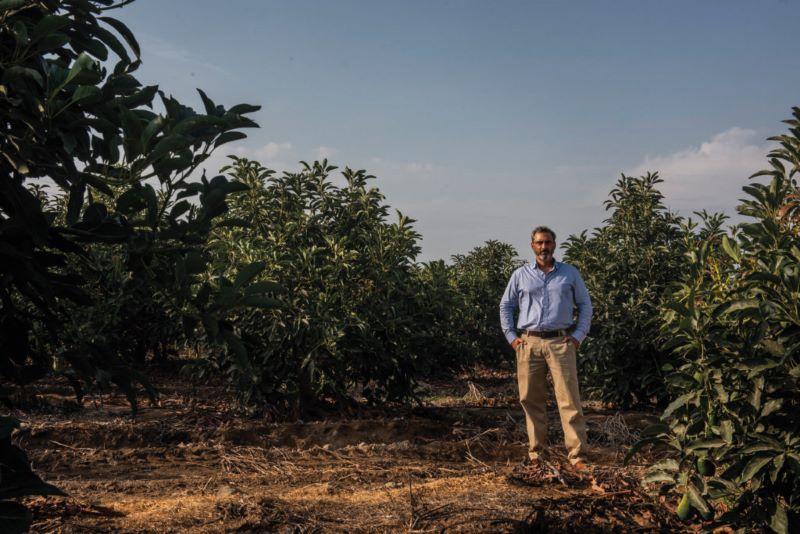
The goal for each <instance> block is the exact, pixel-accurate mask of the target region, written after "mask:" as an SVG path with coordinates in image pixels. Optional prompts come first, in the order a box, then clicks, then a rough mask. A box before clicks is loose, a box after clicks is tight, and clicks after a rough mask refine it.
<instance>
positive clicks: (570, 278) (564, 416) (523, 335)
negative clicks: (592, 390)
mask: <svg viewBox="0 0 800 534" xmlns="http://www.w3.org/2000/svg"><path fill="white" fill-rule="evenodd" d="M555 248H556V234H555V232H553V231H552V230H551V229H550V228H548V227H546V226H538V227H537V228H535V229H534V230H533V232H531V249H533V253H534V254H535V256H536V261H535V262H534V263H532V264H530V265H523V266H522V267H520V268H519V269H517V270H516V271H514V274H512V275H511V280H509V282H508V287H506V291H505V293H503V298H502V300H501V301H500V324H501V326H502V327H503V333H504V334H505V336H506V339H508V342H509V343H510V344H511V347H512V348H513V349H514V351H515V352H516V355H517V382H518V385H519V398H520V403H521V404H522V409H523V411H524V412H525V424H526V427H527V430H528V441H529V448H528V456H529V457H530V459H531V460H532V461H534V462H536V461H539V460H540V459H541V458H542V456H543V454H545V453H546V446H547V412H546V409H547V407H546V400H547V394H546V393H547V382H546V376H547V369H548V368H549V369H550V374H551V375H552V377H553V388H554V390H555V395H556V401H557V403H558V410H559V412H560V414H561V426H562V428H563V429H564V442H565V444H566V446H567V450H568V458H569V461H570V463H571V464H572V465H573V467H574V468H575V469H576V470H584V469H586V468H587V465H586V452H587V448H588V444H587V441H586V422H585V420H584V417H583V410H582V408H581V399H580V392H579V391H578V370H577V366H576V362H575V358H576V350H577V348H578V347H579V346H580V344H581V342H582V341H583V340H584V338H585V337H586V334H588V332H589V325H590V323H591V320H592V303H591V300H590V299H589V292H588V291H587V290H586V285H585V284H584V283H583V280H582V279H581V276H580V274H579V273H578V270H577V269H576V268H575V267H573V266H572V265H568V264H566V263H561V262H559V261H555V258H553V252H554V251H555ZM575 308H577V310H578V319H577V321H576V322H573V312H574V310H575ZM515 309H519V318H518V320H517V325H516V328H515V327H514V322H513V314H514V310H515ZM517 331H519V334H517Z"/></svg>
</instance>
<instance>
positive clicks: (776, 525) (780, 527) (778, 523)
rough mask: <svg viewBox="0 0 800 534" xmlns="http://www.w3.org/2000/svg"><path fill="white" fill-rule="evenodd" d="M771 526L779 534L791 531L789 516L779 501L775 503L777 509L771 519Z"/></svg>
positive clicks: (786, 533)
mask: <svg viewBox="0 0 800 534" xmlns="http://www.w3.org/2000/svg"><path fill="white" fill-rule="evenodd" d="M795 526H797V525H795ZM769 528H771V529H772V530H774V531H775V532H777V533H778V534H788V533H789V516H788V515H787V514H786V509H784V507H783V505H782V504H781V503H779V502H776V503H775V511H774V512H773V513H772V517H770V519H769Z"/></svg>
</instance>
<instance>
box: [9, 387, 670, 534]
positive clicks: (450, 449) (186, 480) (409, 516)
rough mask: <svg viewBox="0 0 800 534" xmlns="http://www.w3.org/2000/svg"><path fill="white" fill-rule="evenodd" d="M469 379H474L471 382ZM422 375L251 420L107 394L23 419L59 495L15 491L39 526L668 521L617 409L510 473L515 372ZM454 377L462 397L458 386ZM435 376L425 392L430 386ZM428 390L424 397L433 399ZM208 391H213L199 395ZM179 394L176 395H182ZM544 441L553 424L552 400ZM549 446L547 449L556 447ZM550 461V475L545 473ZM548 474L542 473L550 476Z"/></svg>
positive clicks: (497, 525) (586, 525)
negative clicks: (584, 437) (346, 402)
mask: <svg viewBox="0 0 800 534" xmlns="http://www.w3.org/2000/svg"><path fill="white" fill-rule="evenodd" d="M482 380H483V381H482ZM505 380H506V381H505V382H504V378H503V377H502V376H497V375H492V376H490V377H489V380H487V379H486V377H485V376H480V375H479V376H475V377H474V380H462V381H459V382H456V383H452V384H444V385H438V386H431V388H432V391H431V397H432V398H434V397H435V398H445V397H447V398H448V399H452V402H453V403H454V404H452V405H451V404H449V402H448V403H444V404H442V403H439V402H435V401H433V402H431V401H427V402H425V403H424V404H423V407H421V408H418V409H416V410H410V411H409V410H405V411H403V410H401V411H398V412H394V413H385V414H381V413H369V414H364V415H363V416H362V417H361V418H355V419H343V418H333V419H331V420H326V421H315V422H307V423H265V422H259V421H252V420H248V419H245V418H242V417H238V416H236V415H234V414H232V413H230V412H226V411H225V410H224V408H223V407H221V406H219V405H218V404H217V403H215V404H203V401H202V400H200V399H193V400H192V402H191V403H187V402H185V401H186V399H182V401H175V402H173V400H174V399H170V398H169V397H168V398H167V399H166V402H164V403H162V407H155V408H145V409H143V410H142V413H141V416H140V417H139V418H137V420H135V421H133V420H130V419H127V418H124V417H120V416H119V413H118V412H117V410H116V407H117V406H120V407H124V402H123V401H121V400H118V399H106V401H105V402H104V405H103V407H102V408H100V407H98V408H93V407H89V408H87V409H86V410H84V411H83V412H80V413H78V414H71V415H69V416H62V417H60V416H58V415H52V414H51V415H49V416H47V417H36V419H35V420H36V423H29V424H28V426H27V429H26V430H25V431H23V432H22V433H21V434H19V435H18V436H17V439H18V440H19V441H20V442H22V443H23V444H24V445H25V446H26V447H27V448H28V450H29V451H30V455H31V459H32V460H33V462H34V466H35V468H37V469H38V470H40V471H41V472H42V473H43V474H45V475H46V478H48V480H49V481H51V482H54V483H55V484H56V485H58V486H59V487H62V488H63V489H65V490H66V491H67V492H68V493H69V494H70V497H68V498H47V499H44V498H36V499H31V500H29V503H31V504H32V508H33V510H34V516H35V524H34V530H35V531H37V532H91V531H96V532H186V531H192V532H230V531H249V532H264V531H270V532H271V531H280V532H323V531H324V532H390V531H391V532H396V531H405V532H440V531H442V530H443V529H444V530H447V531H455V532H514V531H525V530H526V529H528V530H531V529H533V531H537V530H538V531H545V530H547V529H548V528H549V529H555V530H556V531H558V530H560V529H562V528H563V526H564V525H567V524H568V525H570V526H571V527H574V529H580V530H588V531H615V530H616V531H620V530H622V531H628V530H632V529H634V530H639V531H658V530H659V529H664V528H669V529H673V530H674V529H675V528H679V525H677V524H676V523H674V521H672V522H671V519H669V517H670V516H669V514H668V513H667V512H666V511H665V510H664V509H663V508H662V507H660V506H658V505H657V504H656V503H655V502H654V501H653V500H652V499H650V498H649V496H647V495H645V494H644V493H642V492H641V489H640V488H639V486H638V484H637V483H636V482H637V481H638V475H639V471H637V468H622V467H621V466H620V465H619V458H620V457H621V455H622V454H624V451H625V449H626V447H627V446H628V444H629V443H631V441H632V440H633V439H635V436H636V430H635V429H634V428H632V427H631V426H630V425H629V424H628V423H627V422H626V419H625V417H624V416H623V414H613V415H606V414H604V413H600V412H593V411H592V410H589V411H588V412H587V416H588V418H589V421H590V438H591V440H592V443H593V459H594V461H595V463H596V466H595V468H594V469H593V471H592V473H591V475H590V476H587V477H580V476H579V477H577V478H576V476H575V475H574V474H573V473H571V472H570V471H569V468H568V467H565V466H563V465H559V466H558V467H557V471H554V472H550V473H549V474H548V473H545V472H542V473H528V475H527V478H526V476H522V477H520V476H518V475H519V473H517V472H516V471H515V466H516V465H517V464H518V463H519V461H520V460H521V459H522V458H523V457H524V456H525V451H526V436H525V431H524V426H523V422H522V417H521V412H520V410H519V408H518V404H517V403H516V400H515V399H512V400H509V395H508V392H509V391H513V388H514V382H513V376H510V375H509V376H506V377H505ZM464 383H466V384H467V392H466V394H459V393H455V392H457V391H458V390H459V389H460V390H461V392H463V391H464V390H463V388H464ZM437 388H438V389H437ZM437 395H438V397H437ZM206 398H213V396H208V395H207V396H206ZM187 406H188V407H187ZM550 416H551V439H552V440H553V441H554V442H556V443H558V441H559V440H560V439H561V438H560V431H559V423H558V418H557V415H556V413H555V410H550ZM560 450H561V447H560V446H554V447H553V451H554V455H555V457H556V458H557V459H558V458H561V460H563V461H564V462H565V459H563V453H561V452H559V451H560ZM553 473H556V475H558V476H556V475H553ZM551 475H553V476H551Z"/></svg>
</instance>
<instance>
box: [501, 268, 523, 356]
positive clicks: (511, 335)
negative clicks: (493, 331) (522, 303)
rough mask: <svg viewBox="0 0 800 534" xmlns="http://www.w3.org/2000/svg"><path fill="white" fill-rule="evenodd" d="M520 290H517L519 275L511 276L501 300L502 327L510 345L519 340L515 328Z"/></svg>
mask: <svg viewBox="0 0 800 534" xmlns="http://www.w3.org/2000/svg"><path fill="white" fill-rule="evenodd" d="M518 298H519V289H518V288H517V273H516V272H515V273H514V274H513V275H511V280H509V281H508V286H506V290H505V292H503V298H502V299H500V326H501V327H502V328H503V334H504V335H505V336H506V339H507V340H508V342H509V343H511V342H512V341H514V340H515V339H517V330H516V328H515V327H514V310H516V309H517V307H518V306H519V300H518Z"/></svg>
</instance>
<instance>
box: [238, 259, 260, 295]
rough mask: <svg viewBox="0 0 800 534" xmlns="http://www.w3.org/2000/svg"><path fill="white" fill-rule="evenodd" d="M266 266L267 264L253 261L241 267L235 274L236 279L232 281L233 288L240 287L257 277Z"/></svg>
mask: <svg viewBox="0 0 800 534" xmlns="http://www.w3.org/2000/svg"><path fill="white" fill-rule="evenodd" d="M266 266H267V264H266V263H264V262H263V261H255V262H253V263H250V264H247V265H245V266H243V267H242V268H241V269H239V272H238V273H236V279H235V280H234V281H233V285H234V287H237V288H239V287H242V286H243V285H245V284H246V283H247V282H249V281H251V280H252V279H253V278H255V277H256V276H258V275H259V273H261V271H263V270H264V268H265V267H266Z"/></svg>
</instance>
